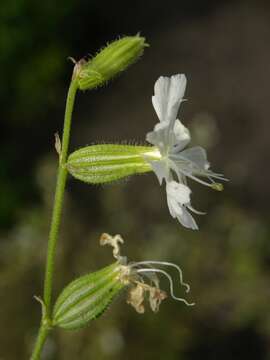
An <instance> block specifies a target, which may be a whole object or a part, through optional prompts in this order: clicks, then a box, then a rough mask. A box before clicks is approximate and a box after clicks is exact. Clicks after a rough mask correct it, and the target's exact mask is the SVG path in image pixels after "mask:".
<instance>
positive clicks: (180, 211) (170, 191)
mask: <svg viewBox="0 0 270 360" xmlns="http://www.w3.org/2000/svg"><path fill="white" fill-rule="evenodd" d="M166 191H167V203H168V208H169V211H170V214H171V216H172V217H173V218H177V219H178V221H179V222H180V223H181V224H182V225H183V226H185V227H186V228H189V229H192V230H197V229H198V226H197V224H196V222H195V220H194V219H193V217H192V216H191V214H190V213H189V212H188V210H187V208H186V206H188V207H189V206H190V193H191V190H190V189H189V188H188V187H187V186H186V185H184V184H179V183H177V182H176V181H169V182H167V184H166Z"/></svg>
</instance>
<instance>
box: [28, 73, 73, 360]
mask: <svg viewBox="0 0 270 360" xmlns="http://www.w3.org/2000/svg"><path fill="white" fill-rule="evenodd" d="M75 69H76V66H75V68H74V73H75ZM77 89H78V84H77V81H76V79H75V76H73V78H72V80H71V83H70V86H69V90H68V95H67V100H66V110H65V119H64V129H63V137H62V144H61V153H60V158H59V166H58V174H57V183H56V190H55V197H54V207H53V213H52V220H51V228H50V233H49V240H48V250H47V262H46V270H45V279H44V294H43V301H44V306H45V310H46V314H45V317H46V318H47V319H50V318H51V299H52V284H53V275H54V263H55V252H56V245H57V240H58V235H59V228H60V222H61V215H62V209H63V199H64V192H65V186H66V179H67V169H66V160H67V153H68V146H69V138H70V128H71V120H72V112H73V107H74V100H75V96H76V92H77ZM48 333H49V328H48V327H47V326H45V325H44V323H42V324H41V325H40V328H39V333H38V337H37V340H36V344H35V347H34V351H33V355H32V357H31V360H38V359H39V358H40V353H41V350H42V347H43V345H44V342H45V340H46V337H47V336H48Z"/></svg>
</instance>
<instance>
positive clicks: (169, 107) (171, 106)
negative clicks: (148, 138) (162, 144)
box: [152, 74, 187, 122]
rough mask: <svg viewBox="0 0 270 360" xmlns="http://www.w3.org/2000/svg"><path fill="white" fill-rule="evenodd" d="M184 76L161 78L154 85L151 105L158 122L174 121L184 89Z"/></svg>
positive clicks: (185, 81)
mask: <svg viewBox="0 0 270 360" xmlns="http://www.w3.org/2000/svg"><path fill="white" fill-rule="evenodd" d="M186 83H187V80H186V76H185V75H184V74H177V75H174V76H171V77H170V78H169V77H164V76H161V77H160V78H159V79H158V80H157V81H156V83H155V87H154V96H152V103H153V106H154V109H155V111H156V113H157V116H158V118H159V120H160V121H169V122H171V121H174V120H175V119H176V117H177V113H178V109H179V106H180V103H181V101H182V100H183V96H184V93H185V89H186Z"/></svg>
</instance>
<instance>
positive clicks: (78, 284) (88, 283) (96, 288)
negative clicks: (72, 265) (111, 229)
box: [53, 262, 125, 330]
mask: <svg viewBox="0 0 270 360" xmlns="http://www.w3.org/2000/svg"><path fill="white" fill-rule="evenodd" d="M121 274H122V267H121V265H120V264H119V262H115V263H113V264H112V265H109V266H107V267H105V268H103V269H101V270H99V271H96V272H93V273H90V274H88V275H85V276H82V277H79V278H78V279H76V280H74V281H73V282H71V283H70V284H69V285H67V286H66V287H65V288H64V290H63V291H62V293H61V294H60V295H59V297H58V299H57V301H56V303H55V306H54V309H53V326H59V327H61V328H64V329H67V330H73V329H79V328H81V327H84V326H86V325H87V324H88V323H89V321H90V320H94V319H96V318H97V317H99V316H100V315H102V313H103V312H104V311H105V310H106V309H107V308H108V306H109V305H110V303H111V301H112V300H113V299H114V298H115V296H116V295H117V294H118V293H119V292H120V291H121V289H122V288H123V287H124V286H125V281H124V280H122V278H121Z"/></svg>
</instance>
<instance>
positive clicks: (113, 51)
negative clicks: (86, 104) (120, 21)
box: [77, 35, 147, 90]
mask: <svg viewBox="0 0 270 360" xmlns="http://www.w3.org/2000/svg"><path fill="white" fill-rule="evenodd" d="M145 46H147V44H146V43H145V38H143V37H140V36H139V35H136V36H126V37H123V38H121V39H119V40H116V41H113V42H112V43H110V44H108V45H107V46H106V47H105V48H104V49H102V50H101V51H100V52H99V53H98V54H97V55H96V56H95V57H94V58H92V59H91V60H89V61H84V62H81V66H80V69H79V72H78V74H77V79H78V86H79V88H80V90H87V89H93V88H95V87H97V86H100V85H103V84H104V83H106V82H107V81H108V80H110V79H111V78H113V77H114V76H115V75H117V74H118V73H119V72H121V71H123V70H125V69H126V68H127V67H128V66H129V65H131V64H132V63H134V62H135V61H136V60H138V59H139V57H140V56H141V55H142V53H143V50H144V48H145Z"/></svg>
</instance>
